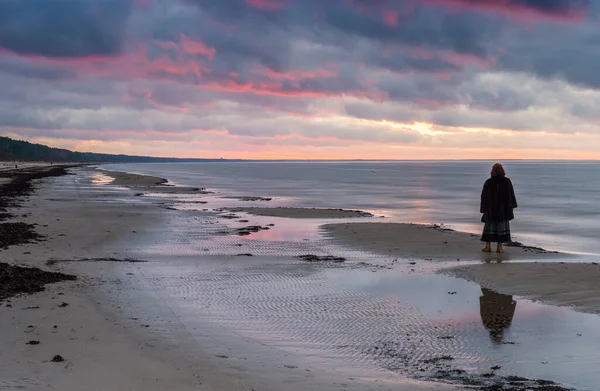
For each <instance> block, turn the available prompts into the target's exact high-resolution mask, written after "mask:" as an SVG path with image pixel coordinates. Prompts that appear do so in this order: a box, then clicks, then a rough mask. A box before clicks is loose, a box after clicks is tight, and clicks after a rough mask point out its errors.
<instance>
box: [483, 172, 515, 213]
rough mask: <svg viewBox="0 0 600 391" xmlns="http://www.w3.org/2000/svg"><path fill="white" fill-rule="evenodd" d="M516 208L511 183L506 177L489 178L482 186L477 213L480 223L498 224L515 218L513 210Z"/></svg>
mask: <svg viewBox="0 0 600 391" xmlns="http://www.w3.org/2000/svg"><path fill="white" fill-rule="evenodd" d="M516 207H517V198H516V197H515V190H514V189H513V185H512V182H511V181H510V179H508V178H506V177H491V178H490V179H488V180H487V181H485V184H484V185H483V190H482V191H481V205H480V207H479V212H481V213H483V216H481V221H482V222H487V221H489V222H498V221H506V220H512V219H514V218H515V215H514V213H513V209H515V208H516Z"/></svg>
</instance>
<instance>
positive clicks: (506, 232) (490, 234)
mask: <svg viewBox="0 0 600 391" xmlns="http://www.w3.org/2000/svg"><path fill="white" fill-rule="evenodd" d="M481 241H482V242H494V243H509V242H510V241H511V239H510V222H509V221H508V220H505V221H486V223H485V225H484V226H483V235H481Z"/></svg>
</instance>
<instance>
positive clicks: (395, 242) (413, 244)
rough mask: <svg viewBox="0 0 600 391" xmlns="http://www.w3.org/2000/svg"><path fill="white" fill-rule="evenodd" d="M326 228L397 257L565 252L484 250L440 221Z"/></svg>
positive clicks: (333, 235)
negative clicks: (500, 251) (492, 251)
mask: <svg viewBox="0 0 600 391" xmlns="http://www.w3.org/2000/svg"><path fill="white" fill-rule="evenodd" d="M321 228H322V229H323V232H324V233H325V235H326V236H328V237H329V238H330V239H331V240H334V241H336V242H339V243H340V244H343V245H345V246H350V247H354V248H360V249H362V250H366V251H370V252H374V253H377V254H385V255H390V256H397V257H407V258H419V259H426V260H445V261H457V260H460V261H468V260H500V261H507V260H515V259H545V258H548V257H555V258H558V257H559V256H564V254H563V255H561V254H557V253H551V252H548V251H546V250H543V249H539V248H534V247H523V246H519V247H506V248H505V252H504V253H503V254H497V253H483V252H482V251H481V247H483V246H482V243H481V242H480V241H479V236H478V235H474V234H470V233H466V232H459V231H454V230H451V229H447V228H444V227H443V226H440V225H435V224H434V225H431V224H430V225H425V224H410V223H377V222H364V223H361V222H356V223H340V224H325V225H323V226H321Z"/></svg>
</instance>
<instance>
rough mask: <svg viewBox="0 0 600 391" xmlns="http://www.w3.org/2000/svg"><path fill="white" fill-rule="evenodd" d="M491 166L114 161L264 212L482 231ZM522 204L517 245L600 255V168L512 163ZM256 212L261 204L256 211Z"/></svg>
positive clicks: (585, 164) (577, 164)
mask: <svg viewBox="0 0 600 391" xmlns="http://www.w3.org/2000/svg"><path fill="white" fill-rule="evenodd" d="M493 163H495V162H493V161H242V162H238V161H236V162H230V161H217V162H198V163H144V164H140V163H136V164H114V165H113V164H109V165H104V166H103V168H106V169H112V170H120V171H128V172H135V173H140V174H149V175H154V176H160V177H165V178H167V179H168V180H169V181H170V183H172V184H176V185H182V186H195V187H202V188H206V189H208V190H211V191H216V192H221V193H224V194H225V193H226V194H228V195H240V196H261V197H272V198H273V202H271V203H270V204H268V205H260V206H269V207H272V206H296V207H318V208H345V209H360V210H364V211H368V212H371V213H373V214H375V215H376V216H384V217H385V218H386V219H387V220H386V221H394V222H413V223H437V224H444V225H446V226H448V227H449V228H453V229H457V230H461V231H466V232H471V233H480V232H481V229H482V223H481V222H480V218H481V215H480V213H479V202H480V194H481V188H482V186H483V183H484V181H485V180H486V179H487V178H488V177H489V172H490V169H491V167H492V165H493ZM502 163H503V165H504V167H505V170H506V172H507V176H508V177H510V179H511V180H512V182H513V185H514V187H515V192H516V196H517V201H518V204H519V206H518V209H517V210H516V211H515V215H516V216H515V220H514V221H512V223H511V228H512V232H513V240H514V241H519V242H522V243H525V244H527V245H532V246H539V247H542V248H545V249H549V250H556V251H560V252H569V253H577V254H583V255H586V254H588V255H598V254H600V241H599V240H598V233H599V232H600V162H584V161H577V162H574V161H506V162H502ZM253 206H254V205H253Z"/></svg>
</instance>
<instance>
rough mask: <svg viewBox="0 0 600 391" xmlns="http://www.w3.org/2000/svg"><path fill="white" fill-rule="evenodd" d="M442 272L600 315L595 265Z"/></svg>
mask: <svg viewBox="0 0 600 391" xmlns="http://www.w3.org/2000/svg"><path fill="white" fill-rule="evenodd" d="M444 272H445V273H449V274H451V275H454V276H457V277H460V278H464V279H467V280H471V281H474V282H476V283H478V284H481V285H483V286H485V287H488V288H490V289H493V290H495V291H497V292H500V293H504V294H509V295H518V296H521V297H527V298H531V299H534V300H539V301H542V302H545V303H550V304H554V305H561V306H569V307H573V308H575V309H577V310H579V311H583V312H589V313H595V314H600V266H599V265H598V264H597V263H489V264H480V265H471V266H463V267H457V268H452V269H448V270H444Z"/></svg>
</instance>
